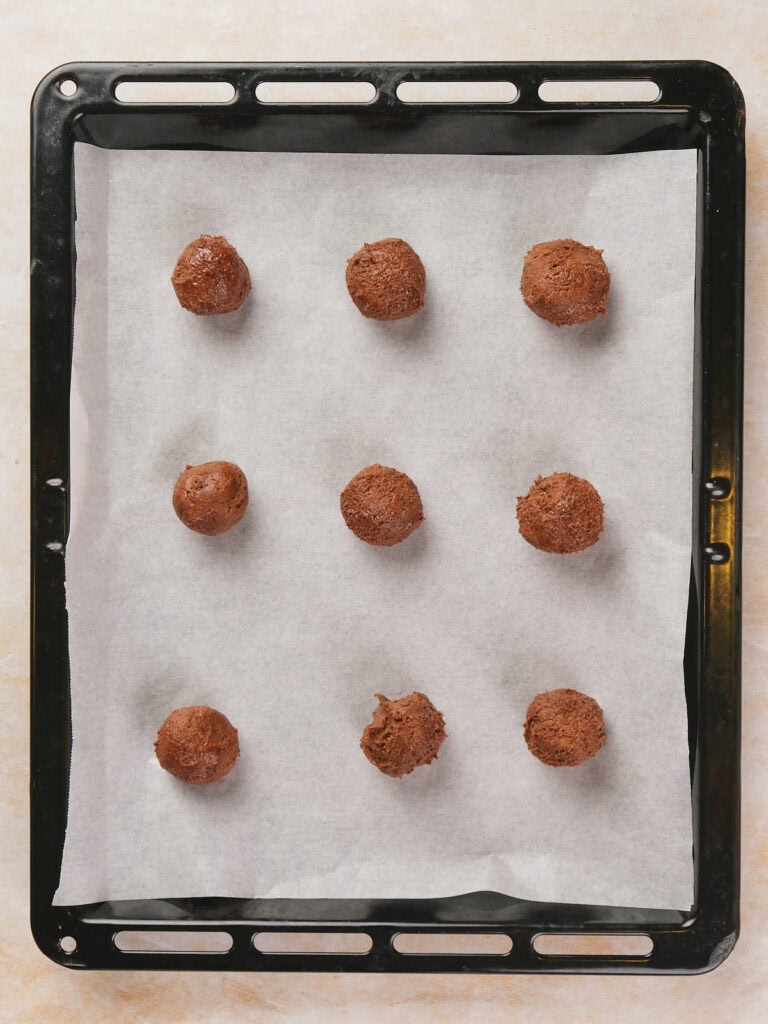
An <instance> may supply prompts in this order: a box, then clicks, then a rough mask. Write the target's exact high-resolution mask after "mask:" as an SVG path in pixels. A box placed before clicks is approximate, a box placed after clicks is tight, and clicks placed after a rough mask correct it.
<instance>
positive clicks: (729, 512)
mask: <svg viewBox="0 0 768 1024" xmlns="http://www.w3.org/2000/svg"><path fill="white" fill-rule="evenodd" d="M126 81H150V82H158V81H163V82H201V81H205V82H229V83H231V84H232V85H233V86H234V90H235V95H234V99H233V100H232V101H231V102H229V103H221V104H211V105H208V104H205V105H192V104H176V103H159V104H158V103H155V104H146V103H144V104H141V103H140V104H126V103H121V102H119V101H118V100H117V99H116V97H115V88H116V86H117V85H118V84H119V83H120V82H126ZM270 81H300V82H310V81H315V82H318V81H320V82H350V81H353V82H357V81H362V82H369V83H372V84H373V85H374V87H375V90H376V94H375V98H374V99H373V100H372V101H371V102H370V103H367V104H363V105H361V104H359V103H354V104H349V103H330V102H325V103H321V104H311V105H308V104H304V103H291V104H265V103H262V102H259V100H258V99H257V98H256V87H257V85H258V84H259V83H261V82H270ZM407 81H426V82H446V81H448V82H486V83H488V82H505V81H508V82H512V83H514V85H515V86H516V87H517V89H518V96H517V99H516V101H514V102H491V103H482V104H480V103H473V102H461V101H455V102H449V103H440V104H427V103H415V104H414V103H404V102H402V101H401V100H400V99H399V98H398V92H397V90H398V86H399V85H400V83H402V82H407ZM550 81H555V82H557V81H569V82H585V81H589V82H593V81H602V82H617V81H619V82H655V83H657V85H658V86H659V91H660V92H659V97H658V99H656V100H655V101H651V102H649V101H643V102H558V103H547V102H544V101H543V100H542V99H541V98H540V96H539V87H540V85H541V84H542V83H543V82H550ZM64 83H69V84H67V85H65V84H64ZM72 89H74V92H72ZM75 141H80V142H85V143H89V144H91V145H94V146H100V147H105V148H125V149H144V148H150V149H152V148H155V149H162V148H170V149H227V150H250V151H265V150H271V151H321V152H344V151H351V152H365V153H398V152H400V153H402V152H408V153H495V154H522V153H526V154H534V153H535V154H556V153H584V154H607V153H626V152H637V151H646V150H659V149H695V150H697V152H698V201H697V238H696V299H695V306H696V309H695V342H694V344H695V352H694V365H695V370H694V380H693V392H694V394H693V408H694V432H693V449H692V466H693V524H692V525H693V533H692V536H693V538H694V540H693V547H692V559H691V586H690V598H689V608H688V622H687V634H686V642H685V655H684V668H685V687H686V698H687V707H688V720H689V737H690V764H691V793H692V807H693V835H694V846H693V859H694V868H695V871H694V874H695V903H694V907H693V909H692V910H680V909H676V908H669V909H666V910H647V909H643V908H637V907H608V906H586V905H566V904H557V903H533V902H526V901H523V900H518V899H515V898H513V897H511V896H506V895H501V894H498V893H488V892H478V893H472V894H469V895H463V896H456V897H452V898H447V899H429V900H382V901H374V900H259V899H252V900H242V899H228V898H226V897H220V898H219V897H214V896H211V897H210V898H204V899H174V898H173V897H172V894H164V898H161V897H163V894H156V896H157V898H154V899H147V900H134V901H129V902H120V903H117V902H105V903H100V904H94V905H88V906H67V907H62V906H53V896H54V893H55V891H56V888H57V886H58V880H59V871H60V867H61V858H62V849H63V842H64V833H65V829H66V823H67V803H68V774H69V760H70V749H71V739H72V737H71V722H70V714H69V668H68V646H67V644H68V639H67V615H66V605H65V594H64V577H65V564H66V540H67V533H68V516H69V505H68V481H69V384H70V369H71V356H72V330H73V312H74V301H75V294H74V289H75V247H74V218H75V211H74V192H73V172H72V157H73V144H74V143H75ZM31 190H32V201H31V206H32V218H31V323H32V365H31V374H32V479H31V487H32V651H31V654H32V695H31V740H32V753H31V832H32V840H31V922H32V931H33V933H34V937H35V939H36V941H37V943H38V945H39V947H40V949H41V950H42V951H43V952H44V953H45V954H46V955H47V956H49V957H51V958H52V959H53V960H56V961H58V962H59V963H62V964H66V965H67V966H70V967H79V968H137V969H152V970H157V969H174V970H178V969H195V970H243V971H260V970H262V971H263V970H267V971H391V972H452V971H460V972H476V973H516V972H557V973H566V972H576V973H579V972H580V973H596V972H603V973H636V974H658V973H697V972H703V971H707V970H710V969H712V968H713V967H716V966H717V965H718V964H720V963H721V962H722V961H723V960H724V959H725V957H726V956H727V955H728V954H729V952H730V951H731V949H732V948H733V946H734V943H735V941H736V937H737V934H738V892H739V756H740V598H741V582H740V559H741V444H742V418H743V408H742V404H743V403H742V364H743V308H742V306H743V262H744V104H743V98H742V95H741V92H740V90H739V88H738V86H737V85H736V83H735V82H734V81H733V79H732V78H731V77H730V75H729V74H728V73H727V72H726V71H724V70H723V69H722V68H719V67H717V66H715V65H713V64H708V63H704V62H682V63H681V62H610V63H549V64H547V63H544V64H541V63H537V64H515V63H510V64H506V63H494V64H424V65H401V64H373V65H364V64H313V65H287V64H285V65H256V64H254V65H235V64H71V65H67V66H65V67H60V68H58V69H56V70H55V71H52V72H51V73H50V74H49V75H48V76H47V77H46V78H45V79H44V80H43V81H42V82H41V83H40V85H39V87H38V89H37V91H36V93H35V96H34V100H33V103H32V179H31ZM139 930H140V931H142V932H145V933H146V932H154V931H162V932H166V933H167V932H172V933H174V934H175V935H176V937H177V938H181V936H180V935H179V934H178V933H185V935H187V936H189V935H190V934H191V935H192V939H193V940H194V938H195V935H196V934H199V933H207V932H219V933H225V935H224V938H225V940H226V943H225V944H229V943H230V940H231V945H230V947H229V949H228V950H227V951H225V952H216V953H213V952H205V951H194V952H179V951H178V950H177V951H174V952H160V951H144V952H130V951H126V950H125V949H120V948H118V946H117V944H116V942H115V935H116V934H117V933H118V932H122V933H126V932H129V933H130V932H134V931H139ZM272 932H280V933H308V932H311V933H323V935H325V934H328V933H329V934H330V935H331V937H333V936H337V937H338V936H339V934H340V935H341V936H347V937H349V936H350V935H351V936H352V937H355V936H358V935H360V934H362V936H367V937H368V938H367V939H366V940H365V941H366V943H367V944H368V946H369V947H370V948H369V950H368V952H367V953H356V954H352V953H339V952H324V953H317V952H313V953H307V952H293V953H287V952H265V951H264V950H263V942H259V943H258V944H259V945H261V946H262V950H261V951H260V950H258V949H257V948H256V945H254V936H256V935H257V934H259V935H261V936H264V934H265V933H272ZM410 933H427V934H429V935H431V936H432V937H433V938H435V937H437V938H438V939H440V937H442V936H447V937H448V938H447V939H446V941H445V943H444V945H445V947H446V948H445V949H442V948H441V949H440V951H439V952H437V953H435V952H432V953H429V954H422V955H416V954H413V953H406V952H399V951H398V950H397V949H396V941H397V936H398V935H401V936H402V935H403V934H410ZM455 933H458V934H460V935H465V936H466V937H468V938H472V937H474V938H477V937H478V936H479V935H483V936H485V935H489V934H490V935H495V936H497V937H498V936H500V937H502V938H503V937H504V936H507V937H508V939H511V942H512V947H511V951H508V952H505V953H502V954H500V955H490V954H489V953H487V952H485V953H480V954H476V955H470V954H468V953H461V954H458V955H451V954H450V953H449V951H448V949H449V948H450V939H451V937H453V938H455ZM595 933H597V934H602V935H608V936H614V937H617V936H618V937H622V936H634V935H637V934H642V935H645V936H649V937H650V940H651V941H652V949H651V952H650V953H649V954H647V955H637V954H626V953H619V954H611V955H606V954H603V955H597V956H594V955H588V953H587V952H584V951H582V952H580V953H577V954H575V955H563V954H558V955H544V954H543V953H541V952H538V951H537V950H536V949H535V948H534V940H535V939H536V938H537V936H540V935H547V936H551V935H564V934H576V935H582V936H587V935H592V934H595ZM227 936H229V937H230V938H229V939H227ZM129 938H130V936H129ZM172 943H173V937H172ZM122 944H123V945H125V943H122ZM178 945H179V946H182V945H183V944H182V943H179V944H178ZM193 945H194V941H193ZM508 945H509V943H507V946H508ZM297 948H301V947H297Z"/></svg>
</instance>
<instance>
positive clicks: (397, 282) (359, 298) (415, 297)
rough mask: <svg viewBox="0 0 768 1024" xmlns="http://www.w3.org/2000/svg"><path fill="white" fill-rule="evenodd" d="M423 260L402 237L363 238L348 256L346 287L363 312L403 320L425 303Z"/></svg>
mask: <svg viewBox="0 0 768 1024" xmlns="http://www.w3.org/2000/svg"><path fill="white" fill-rule="evenodd" d="M426 287H427V278H426V274H425V273H424V264H423V263H422V262H421V260H420V259H419V257H418V256H417V254H416V253H415V252H414V251H413V249H412V248H411V247H410V245H408V243H407V242H404V241H403V240H402V238H382V239H381V241H380V242H372V243H371V244H370V245H369V244H368V243H367V242H366V243H365V245H364V246H363V248H362V249H358V251H357V252H356V253H355V255H354V256H352V258H351V259H348V260H347V289H348V291H349V294H350V295H351V296H352V301H353V302H354V304H355V305H356V306H357V308H358V309H359V310H360V312H361V313H362V314H363V316H367V317H371V318H372V319H374V320H402V319H403V318H404V317H406V316H413V314H414V313H418V312H419V310H420V309H421V307H422V306H423V305H424V292H425V290H426Z"/></svg>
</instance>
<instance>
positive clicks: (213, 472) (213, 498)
mask: <svg viewBox="0 0 768 1024" xmlns="http://www.w3.org/2000/svg"><path fill="white" fill-rule="evenodd" d="M173 508H174V511H175V512H176V515H177V516H178V517H179V519H180V520H181V521H182V523H184V525H185V526H188V527H189V528H190V530H194V531H195V532H196V533H205V534H207V535H208V536H215V535H216V534H218V533H226V532H227V530H231V529H232V527H233V526H235V525H236V524H237V523H239V522H240V520H241V519H242V518H243V516H244V515H245V510H246V509H247V508H248V481H247V480H246V479H245V473H243V471H242V469H240V467H239V466H236V465H235V464H234V462H217V461H215V462H203V463H201V464H200V465H199V466H187V468H186V469H185V470H184V472H183V473H181V474H180V476H179V479H178V480H177V481H176V485H175V487H174V488H173Z"/></svg>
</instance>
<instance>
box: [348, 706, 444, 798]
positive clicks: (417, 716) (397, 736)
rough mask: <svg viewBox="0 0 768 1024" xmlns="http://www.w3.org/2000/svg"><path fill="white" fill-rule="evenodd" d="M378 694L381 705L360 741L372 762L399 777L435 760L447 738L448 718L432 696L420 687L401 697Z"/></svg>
mask: <svg viewBox="0 0 768 1024" xmlns="http://www.w3.org/2000/svg"><path fill="white" fill-rule="evenodd" d="M376 697H377V698H378V700H379V706H378V707H377V708H376V710H375V711H374V712H373V719H372V720H371V722H369V724H368V725H367V726H366V727H365V730H364V731H363V735H362V738H361V740H360V748H361V749H362V751H363V753H364V754H365V756H366V757H367V758H368V760H369V761H370V762H371V764H373V765H375V766H376V768H378V769H379V771H380V772H383V773H384V774H385V775H389V776H391V777H392V778H395V779H399V778H402V776H403V775H409V774H410V773H411V772H412V771H413V770H414V768H418V767H420V766H421V765H426V764H430V763H431V762H432V761H434V760H435V758H436V757H437V752H438V750H439V749H440V747H441V745H442V743H443V740H444V739H445V719H444V718H443V716H442V713H441V712H440V711H438V710H437V708H436V707H435V706H434V704H433V703H432V702H431V701H430V700H429V698H428V697H426V696H425V695H424V694H423V693H420V692H419V691H418V690H416V691H414V692H413V693H409V694H408V696H407V697H401V698H400V699H399V700H388V699H387V698H386V697H384V696H383V695H382V694H380V693H377V694H376Z"/></svg>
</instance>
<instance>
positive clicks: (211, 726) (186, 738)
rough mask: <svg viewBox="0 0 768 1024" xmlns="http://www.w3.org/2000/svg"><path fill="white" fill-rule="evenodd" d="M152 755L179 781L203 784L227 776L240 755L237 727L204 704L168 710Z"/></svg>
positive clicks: (195, 784) (196, 784)
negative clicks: (168, 712)
mask: <svg viewBox="0 0 768 1024" xmlns="http://www.w3.org/2000/svg"><path fill="white" fill-rule="evenodd" d="M155 754H156V755H157V760H158V761H159V762H160V765H161V767H163V768H165V770H166V771H167V772H170V773H171V775H175V776H176V778H177V779H181V781H182V782H189V783H191V784H192V785H194V786H204V785H207V784H208V783H209V782H218V780H219V779H223V778H224V776H225V775H229V773H230V772H231V771H232V769H233V768H234V766H235V761H236V760H237V759H238V757H239V755H240V744H239V742H238V739H237V729H235V727H234V726H233V725H232V723H231V722H230V721H229V719H228V718H225V717H224V715H222V713H221V712H220V711H216V710H214V709H213V708H209V707H206V705H204V704H200V705H196V706H193V707H187V708H177V709H176V710H175V711H172V712H171V713H170V715H168V717H167V718H166V720H165V721H164V722H163V724H162V725H161V726H160V728H159V729H158V732H157V740H156V741H155Z"/></svg>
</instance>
